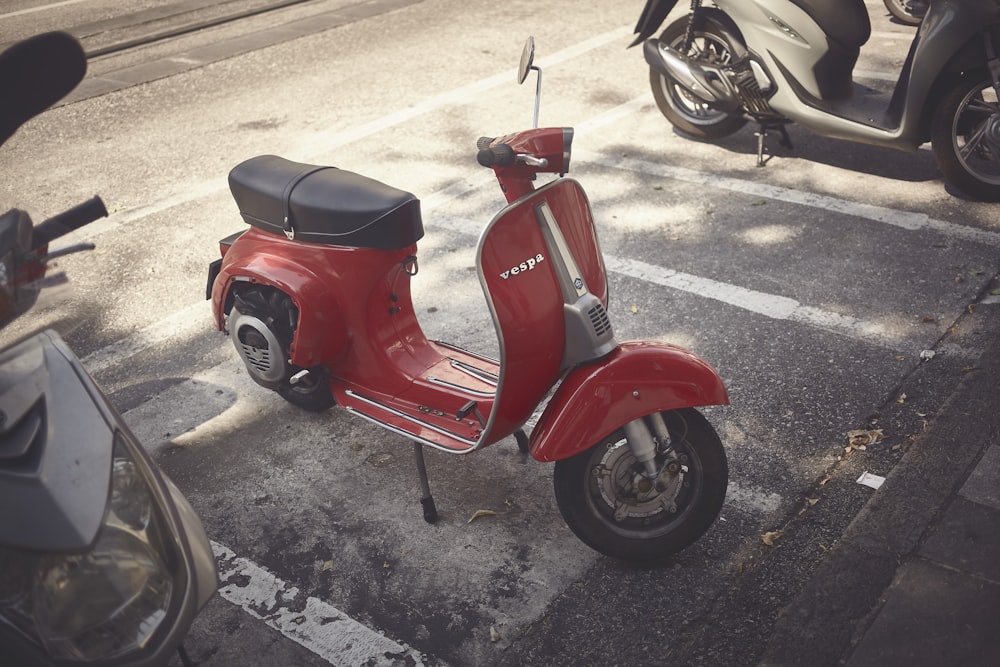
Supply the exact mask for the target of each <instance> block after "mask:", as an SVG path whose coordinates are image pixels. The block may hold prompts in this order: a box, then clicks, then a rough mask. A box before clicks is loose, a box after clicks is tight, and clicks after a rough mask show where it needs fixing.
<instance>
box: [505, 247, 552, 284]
mask: <svg viewBox="0 0 1000 667" xmlns="http://www.w3.org/2000/svg"><path fill="white" fill-rule="evenodd" d="M544 260H545V256H544V255H542V253H538V254H537V255H535V256H534V257H529V258H528V259H526V260H524V261H523V262H521V263H520V264H518V265H517V266H513V267H511V268H509V269H507V270H506V271H504V272H503V273H501V274H500V277H501V278H503V279H504V280H507V279H508V278H510V277H511V276H516V275H517V274H519V273H524V272H525V271H531V270H532V269H533V268H535V267H536V266H537V265H538V264H539V263H540V262H542V261H544Z"/></svg>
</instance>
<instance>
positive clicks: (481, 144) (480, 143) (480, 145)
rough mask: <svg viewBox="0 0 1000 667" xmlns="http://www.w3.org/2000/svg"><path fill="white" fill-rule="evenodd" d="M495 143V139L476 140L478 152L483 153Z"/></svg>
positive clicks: (483, 138) (481, 138)
mask: <svg viewBox="0 0 1000 667" xmlns="http://www.w3.org/2000/svg"><path fill="white" fill-rule="evenodd" d="M493 141H494V137H479V139H477V140H476V150H480V151H481V150H484V149H487V148H489V147H490V144H492V143H493Z"/></svg>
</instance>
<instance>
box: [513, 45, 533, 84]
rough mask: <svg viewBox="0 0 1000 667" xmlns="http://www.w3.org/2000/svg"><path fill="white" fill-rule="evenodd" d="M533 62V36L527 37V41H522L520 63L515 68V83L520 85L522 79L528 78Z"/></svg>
mask: <svg viewBox="0 0 1000 667" xmlns="http://www.w3.org/2000/svg"><path fill="white" fill-rule="evenodd" d="M534 62H535V38H534V37H529V38H528V41H526V42H525V43H524V49H523V50H522V51H521V64H520V65H519V66H518V68H517V83H518V84H519V85H520V84H522V83H524V80H525V79H527V78H528V72H530V71H531V66H532V64H534Z"/></svg>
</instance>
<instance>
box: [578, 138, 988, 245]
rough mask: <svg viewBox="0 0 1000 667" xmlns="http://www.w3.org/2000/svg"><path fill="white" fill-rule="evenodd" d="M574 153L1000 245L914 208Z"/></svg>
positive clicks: (623, 166)
mask: <svg viewBox="0 0 1000 667" xmlns="http://www.w3.org/2000/svg"><path fill="white" fill-rule="evenodd" d="M574 156H575V157H578V158H580V159H582V160H584V161H586V162H589V163H592V164H600V165H604V166H605V167H611V168H612V169H625V170H627V171H634V172H637V173H641V174H646V175H649V176H660V177H663V178H670V179H673V180H677V181H684V182H687V183H697V184H699V185H707V186H709V187H713V188H718V189H720V190H730V191H732V192H739V193H742V194H745V195H749V196H751V197H765V198H767V199H773V200H775V201H783V202H788V203H790V204H798V205H800V206H808V207H810V208H820V209H823V210H826V211H833V212H836V213H842V214H844V215H849V216H853V217H856V218H863V219H867V220H873V221H875V222H881V223H884V224H887V225H892V226H894V227H900V228H902V229H906V230H909V231H918V230H921V229H932V230H934V231H937V232H940V233H941V234H944V235H945V236H949V237H951V238H954V239H961V240H964V241H972V242H974V243H981V244H984V245H990V246H1000V233H997V232H991V231H988V230H985V229H977V228H975V227H966V226H964V225H956V224H954V223H951V222H946V221H944V220H936V219H933V218H931V217H930V216H928V215H927V214H926V213H914V212H912V211H900V210H897V209H892V208H887V207H885V206H876V205H874V204H862V203H859V202H855V201H850V200H847V199H840V198H838V197H830V196H827V195H820V194H816V193H814V192H808V191H805V190H793V189H791V188H785V187H781V186H778V185H767V184H766V183H756V182H753V181H747V180H743V179H739V178H732V177H730V176H720V175H718V174H713V173H708V172H704V171H697V170H695V169H688V168H686V167H677V166H672V165H668V164H662V163H659V162H650V161H649V160H637V159H635V158H629V157H621V156H616V155H608V154H604V153H597V152H594V151H588V150H578V151H574Z"/></svg>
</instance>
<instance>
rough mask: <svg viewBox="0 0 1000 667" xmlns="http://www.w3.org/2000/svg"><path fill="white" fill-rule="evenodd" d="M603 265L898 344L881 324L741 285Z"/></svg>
mask: <svg viewBox="0 0 1000 667" xmlns="http://www.w3.org/2000/svg"><path fill="white" fill-rule="evenodd" d="M604 263H605V266H606V267H607V268H608V270H609V271H614V272H616V273H619V274H621V275H625V276H629V277H631V278H636V279H638V280H643V281H645V282H650V283H653V284H655V285H662V286H663V287H670V288H672V289H676V290H680V291H682V292H688V293H689V294H695V295H697V296H700V297H704V298H706V299H713V300H715V301H721V302H722V303H726V304H729V305H731V306H736V307H737V308H742V309H743V310H748V311H750V312H752V313H757V314H758V315H763V316H765V317H769V318H771V319H775V320H788V321H790V322H799V323H800V324H808V325H810V326H813V327H816V328H819V329H826V330H829V331H834V332H836V333H840V334H844V335H847V336H849V337H850V338H855V339H858V340H862V341H865V342H869V343H875V344H877V345H889V346H892V345H893V343H894V342H896V340H895V338H894V336H892V334H891V332H889V331H886V330H885V328H884V327H882V326H880V325H878V324H873V323H870V322H865V321H863V320H859V319H857V318H854V317H849V316H847V315H840V314H838V313H831V312H829V311H824V310H820V309H819V308H812V307H809V306H803V305H802V304H801V303H799V302H798V301H796V300H795V299H790V298H788V297H784V296H778V295H775V294H767V293H765V292H757V291H755V290H751V289H747V288H745V287H740V286H739V285H731V284H729V283H723V282H720V281H718V280H712V279H711V278H702V277H700V276H694V275H691V274H689V273H682V272H680V271H674V270H672V269H666V268H663V267H662V266H654V265H652V264H646V263H645V262H640V261H638V260H634V259H624V258H620V257H614V256H609V255H605V256H604Z"/></svg>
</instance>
